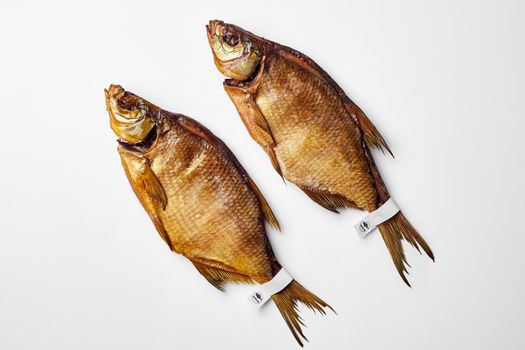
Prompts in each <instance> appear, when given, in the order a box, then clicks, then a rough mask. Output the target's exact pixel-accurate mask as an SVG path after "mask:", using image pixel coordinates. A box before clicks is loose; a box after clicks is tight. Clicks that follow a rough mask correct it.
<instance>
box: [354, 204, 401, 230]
mask: <svg viewBox="0 0 525 350" xmlns="http://www.w3.org/2000/svg"><path fill="white" fill-rule="evenodd" d="M398 212H399V208H398V206H397V204H396V202H394V200H393V199H392V198H390V199H389V200H387V201H386V202H385V203H384V204H383V205H382V206H380V207H379V208H377V209H376V210H375V211H373V212H371V213H369V214H368V215H367V216H365V218H364V219H363V220H361V221H359V222H358V223H357V224H355V225H354V228H355V230H356V231H357V234H358V235H359V236H361V238H365V237H366V236H367V235H368V234H369V233H370V232H372V231H374V230H375V229H376V228H377V225H379V224H382V223H383V222H385V221H387V220H388V219H390V218H391V217H393V216H394V215H396V214H397V213H398Z"/></svg>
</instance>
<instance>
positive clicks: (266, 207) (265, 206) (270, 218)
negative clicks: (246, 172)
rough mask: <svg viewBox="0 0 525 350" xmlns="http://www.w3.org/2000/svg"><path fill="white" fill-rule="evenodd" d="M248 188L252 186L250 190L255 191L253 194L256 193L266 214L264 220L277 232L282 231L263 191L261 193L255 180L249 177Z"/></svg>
mask: <svg viewBox="0 0 525 350" xmlns="http://www.w3.org/2000/svg"><path fill="white" fill-rule="evenodd" d="M248 186H250V188H251V189H252V190H253V192H254V193H255V196H257V199H258V200H259V204H260V205H261V209H262V211H263V213H264V218H265V219H266V221H267V222H268V223H269V224H270V225H271V226H272V227H274V228H275V229H276V230H278V231H281V226H280V225H279V222H278V221H277V218H276V217H275V215H274V214H273V212H272V209H271V208H270V206H269V205H268V202H267V201H266V199H264V196H263V195H262V193H261V191H259V188H258V187H257V185H256V184H255V182H253V180H252V179H251V178H249V177H248Z"/></svg>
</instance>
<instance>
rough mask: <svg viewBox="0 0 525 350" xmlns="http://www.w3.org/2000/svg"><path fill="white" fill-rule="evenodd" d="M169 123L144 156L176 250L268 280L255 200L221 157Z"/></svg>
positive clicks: (267, 258)
mask: <svg viewBox="0 0 525 350" xmlns="http://www.w3.org/2000/svg"><path fill="white" fill-rule="evenodd" d="M170 124H171V125H170V128H169V130H168V131H167V132H165V133H163V134H161V135H160V136H159V139H158V141H157V143H156V144H155V145H154V147H152V149H150V150H148V151H147V152H146V153H145V154H144V156H145V157H146V158H147V159H148V160H149V161H150V166H151V169H152V171H153V172H154V173H155V175H156V176H157V178H158V179H159V181H160V183H161V184H162V186H163V187H164V190H165V192H166V195H167V198H168V204H167V206H166V208H165V210H162V209H158V210H157V212H158V213H159V215H160V219H161V221H162V224H163V226H164V228H165V229H166V231H167V233H168V235H169V238H170V240H171V243H172V245H173V247H174V249H175V251H177V252H178V253H181V254H183V255H185V256H186V257H188V258H189V259H190V260H198V261H199V259H206V260H207V262H206V263H207V264H208V265H211V266H213V265H216V266H215V267H221V268H225V266H226V267H232V268H234V269H235V271H234V272H238V273H241V274H244V275H247V276H249V277H252V278H253V279H254V280H256V281H258V282H260V283H262V282H265V281H267V280H269V279H271V277H272V271H271V263H270V260H271V258H273V257H270V256H269V253H268V250H267V244H268V241H267V238H266V232H265V227H264V221H263V216H262V212H261V209H260V207H259V203H258V200H257V198H256V196H255V195H254V194H253V192H252V191H251V190H250V189H249V188H248V187H247V185H246V184H245V183H244V181H243V179H242V175H241V174H240V173H239V171H238V170H237V168H235V166H234V165H233V164H232V162H231V161H230V160H229V159H227V158H226V157H225V155H224V154H222V153H221V152H220V151H218V150H217V149H215V148H214V147H211V146H210V145H209V144H208V143H207V142H206V141H205V140H204V139H202V138H200V137H198V136H196V135H194V134H192V133H191V132H188V131H187V130H185V129H183V128H182V127H181V126H180V125H178V124H177V123H175V122H170ZM120 153H121V156H122V158H123V160H124V161H125V162H133V161H136V160H135V159H136V156H135V155H134V154H132V152H129V151H126V150H122V148H121V152H120ZM137 195H138V196H139V197H141V196H144V195H145V194H137ZM141 202H143V199H142V198H141ZM146 210H147V211H148V212H149V210H151V208H147V206H146Z"/></svg>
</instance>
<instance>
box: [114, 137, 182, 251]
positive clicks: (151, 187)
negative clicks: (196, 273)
mask: <svg viewBox="0 0 525 350" xmlns="http://www.w3.org/2000/svg"><path fill="white" fill-rule="evenodd" d="M119 153H120V157H121V160H122V166H123V168H124V172H125V173H126V176H127V178H128V180H129V183H130V184H131V188H132V189H133V192H135V195H136V196H137V198H138V199H139V201H140V203H141V204H142V206H143V207H144V209H145V210H146V212H147V213H148V215H149V217H150V218H151V221H153V225H155V228H156V229H157V232H158V233H159V235H160V237H161V238H162V239H163V240H164V241H165V242H166V244H168V246H169V247H170V249H171V250H174V247H173V244H172V242H171V240H170V237H169V234H168V232H166V229H165V228H164V225H163V224H162V220H161V218H160V215H159V211H160V210H163V209H164V208H165V207H166V205H167V203H168V199H167V196H166V193H165V191H164V188H163V187H162V184H161V183H160V181H159V179H158V178H157V176H156V175H155V174H154V173H153V171H152V170H151V168H150V167H149V164H148V162H147V160H146V159H143V158H141V157H139V156H137V155H135V154H133V153H131V152H127V151H125V150H123V149H122V148H120V147H119Z"/></svg>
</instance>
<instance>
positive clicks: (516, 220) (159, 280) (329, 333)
mask: <svg viewBox="0 0 525 350" xmlns="http://www.w3.org/2000/svg"><path fill="white" fill-rule="evenodd" d="M524 7H525V6H524V4H523V2H519V1H492V2H488V1H435V2H429V1H392V2H387V1H384V2H378V1H348V2H343V1H339V2H338V1H326V0H325V1H322V2H318V1H316V2H312V3H310V4H307V3H306V2H304V1H297V2H286V3H285V2H284V1H277V2H268V1H265V2H256V1H232V0H229V1H209V2H207V3H204V2H197V1H188V2H181V3H177V2H175V1H166V2H164V3H160V2H155V1H143V2H138V1H133V2H124V1H122V2H113V1H111V2H110V1H89V2H86V3H85V4H74V3H73V2H72V1H63V2H56V1H33V2H24V1H15V0H2V1H1V2H0V33H1V34H0V102H1V103H0V106H1V117H0V118H1V131H0V136H1V137H0V147H1V150H2V153H1V155H2V157H1V164H2V165H1V171H0V348H1V349H9V350H15V349H27V350H33V349H53V350H58V349H68V350H69V349H75V350H80V349H111V350H115V349H265V350H266V349H297V348H298V347H297V345H296V344H295V342H294V340H293V338H292V337H291V335H290V333H289V331H288V329H287V328H286V326H285V324H284V322H283V321H282V319H281V316H280V315H279V313H278V311H277V309H276V308H275V306H274V305H273V304H270V305H267V307H265V308H264V310H262V311H261V312H254V311H253V310H251V309H250V307H249V306H248V304H246V302H245V300H244V299H243V298H244V294H243V293H244V292H245V289H243V288H239V287H232V288H229V289H228V293H226V294H224V293H220V292H219V291H217V290H215V289H214V288H213V287H211V286H210V285H208V284H207V282H206V281H205V280H204V279H203V278H202V277H201V276H200V275H199V274H198V273H197V272H196V271H195V270H194V268H193V267H192V266H191V265H190V263H189V262H188V261H187V260H185V259H184V258H182V257H181V256H176V255H174V254H172V253H171V252H170V251H169V250H168V249H167V247H166V246H165V245H164V243H163V242H162V240H161V239H160V238H159V237H158V235H157V234H156V232H155V231H154V228H153V225H152V224H151V222H150V221H149V219H148V217H147V216H146V214H145V212H144V211H143V209H142V208H141V207H140V205H139V202H138V201H137V200H136V198H135V197H134V195H133V193H132V191H131V189H130V186H129V184H128V182H127V180H126V178H125V175H124V172H123V170H122V169H121V165H120V162H119V158H118V155H117V152H116V142H115V136H114V134H113V133H112V132H111V130H110V128H109V125H108V116H107V113H106V111H105V105H104V95H103V89H104V88H105V87H107V86H108V85H109V84H110V83H120V84H122V85H123V86H124V87H125V88H126V89H128V90H130V91H133V92H135V93H137V94H139V95H141V96H143V97H145V98H147V99H149V100H151V101H152V102H154V103H156V104H158V105H159V106H162V107H164V108H165V109H167V110H172V111H176V112H179V113H183V114H187V115H190V116H192V117H194V118H195V119H197V120H199V121H201V122H202V123H203V124H205V125H206V126H207V127H209V128H210V129H211V130H212V131H213V132H214V133H216V135H218V136H219V137H221V138H222V139H223V140H224V141H225V142H226V143H227V144H228V145H229V146H230V147H231V149H232V150H233V151H234V153H235V154H236V155H237V156H238V158H239V159H240V161H241V163H242V164H244V166H245V167H246V168H247V169H248V172H249V173H250V174H251V175H252V177H253V178H254V180H255V182H256V183H257V184H258V185H259V187H260V188H261V189H262V191H263V193H264V195H265V196H266V197H267V199H268V201H269V202H270V204H271V206H272V207H273V209H274V211H275V212H276V214H277V216H278V218H279V219H280V221H281V225H282V229H283V232H282V233H277V232H275V231H273V230H269V232H268V235H269V237H270V239H271V241H272V244H273V247H274V249H275V251H276V254H277V256H278V258H279V260H280V261H281V262H282V264H283V265H284V266H285V267H286V268H287V269H288V270H289V271H290V272H291V273H292V274H293V276H295V278H296V279H297V280H299V281H300V282H301V283H303V284H304V285H305V286H306V287H308V288H309V289H310V290H312V291H313V292H315V293H316V294H318V295H319V296H321V297H322V298H323V299H325V300H326V301H328V302H329V303H330V304H331V305H333V306H334V308H335V309H336V310H337V311H338V315H337V316H336V315H333V314H329V315H328V316H326V317H321V316H319V315H317V316H316V315H314V314H313V313H311V312H310V311H309V310H306V309H303V315H304V318H305V321H306V323H307V325H308V328H307V329H306V330H305V332H306V335H307V336H308V337H309V338H310V343H309V344H307V348H309V349H385V348H388V349H392V350H393V349H404V350H407V349H422V348H425V349H495V348H502V349H523V348H525V334H524V332H523V331H524V329H523V312H524V311H525V307H524V306H525V305H524V298H523V295H524V293H525V283H524V280H523V274H524V267H525V264H524V262H523V256H522V254H523V249H524V244H525V232H524V230H523V227H524V224H523V221H522V218H523V211H524V209H525V205H524V198H525V190H524V185H523V181H524V179H525V168H524V159H523V147H524V146H525V141H524V138H523V134H524V132H525V122H524V119H525V113H524V112H525V107H524V104H523V101H524V88H525V85H524V81H525V74H524V73H525V69H524V62H525V48H524V44H525V38H524V33H525V24H524V20H523V18H524V16H525V11H524ZM213 18H218V19H223V20H225V21H228V22H232V23H236V24H238V25H240V26H242V27H245V28H246V29H249V30H251V31H253V32H255V33H257V34H259V35H262V36H265V37H267V38H270V39H273V40H275V41H278V42H280V43H282V44H285V45H288V46H291V47H293V48H296V49H298V50H300V51H303V52H304V53H306V54H307V55H309V56H311V57H312V58H313V59H314V60H316V61H317V62H318V63H319V64H320V65H321V66H322V67H323V68H325V69H326V70H327V72H328V73H329V74H331V75H332V77H333V78H334V79H335V80H336V81H338V82H339V84H340V85H341V86H342V87H343V88H344V89H345V91H346V92H347V93H348V94H349V96H350V97H351V98H352V99H354V100H355V101H356V102H358V104H359V105H360V106H361V107H362V108H363V109H364V110H365V112H366V113H367V114H368V115H369V117H370V119H371V120H372V121H373V122H374V123H375V125H376V126H377V127H378V129H379V130H380V131H381V132H382V134H383V135H384V136H385V138H386V140H387V141H388V143H389V145H390V147H391V148H392V150H393V152H394V153H395V155H396V159H395V160H394V159H391V158H389V157H387V156H383V155H382V154H380V153H378V152H376V153H375V156H376V159H377V162H378V165H379V167H380V169H381V172H382V174H383V177H384V179H385V181H386V183H387V185H388V187H389V189H390V191H391V193H392V195H393V197H394V198H395V199H396V201H397V202H398V203H399V205H400V206H401V207H402V208H403V211H404V212H405V214H406V216H407V217H408V218H409V219H410V220H411V222H412V223H413V224H414V225H415V227H417V228H418V229H419V230H420V232H421V233H422V235H423V236H424V237H425V238H426V240H427V241H428V242H429V244H430V245H431V247H432V248H433V250H434V252H435V254H436V258H437V259H436V263H435V264H433V263H431V261H430V260H429V259H427V258H426V257H421V256H419V254H417V252H415V251H414V250H413V249H411V248H408V249H407V253H408V259H409V262H410V263H411V265H412V269H411V270H410V272H411V275H410V276H409V279H410V281H411V282H412V285H413V288H412V289H409V288H407V287H406V286H405V285H404V284H403V283H402V281H401V279H400V278H399V277H398V276H397V273H396V271H395V269H394V267H393V264H392V263H391V260H390V257H389V255H388V253H387V250H386V248H385V246H384V243H383V241H382V239H381V237H380V235H379V234H377V232H376V233H375V234H373V235H372V236H371V237H369V238H368V239H366V240H364V241H363V240H360V239H359V238H358V237H357V235H356V234H355V232H354V231H353V229H352V224H353V223H354V222H355V221H356V220H358V219H359V218H360V217H361V216H362V214H361V213H359V212H356V211H352V210H349V211H346V212H344V214H342V215H335V214H332V213H330V212H328V211H326V210H324V209H322V208H320V207H319V206H317V205H315V204H314V203H313V202H311V201H310V200H309V199H308V198H307V197H306V196H305V195H304V194H302V193H301V192H300V191H299V190H298V189H297V188H295V187H294V186H293V185H291V184H288V185H286V186H285V185H283V183H282V181H281V179H280V178H279V176H277V174H276V173H275V172H274V171H273V169H272V167H271V165H270V162H269V160H268V159H267V156H266V154H265V153H264V152H263V151H262V150H261V149H260V148H259V147H258V146H257V145H256V144H255V142H253V141H252V140H251V139H250V137H249V136H248V133H247V132H246V131H245V129H244V126H243V125H242V123H241V121H240V119H239V117H238V115H237V113H236V111H235V108H234V106H233V105H232V104H231V102H230V101H229V99H228V97H227V96H226V94H225V92H224V91H223V89H222V80H223V77H222V76H221V75H220V74H219V72H218V71H217V70H216V68H215V67H214V65H213V61H212V56H211V52H210V49H209V47H208V44H207V41H206V36H205V30H204V25H205V24H206V23H207V21H208V20H209V19H213Z"/></svg>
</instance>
